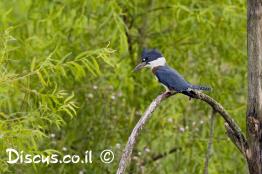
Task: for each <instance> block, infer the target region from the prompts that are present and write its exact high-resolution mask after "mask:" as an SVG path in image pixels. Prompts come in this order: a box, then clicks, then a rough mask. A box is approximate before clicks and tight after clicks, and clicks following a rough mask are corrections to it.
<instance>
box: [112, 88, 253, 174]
mask: <svg viewBox="0 0 262 174" xmlns="http://www.w3.org/2000/svg"><path fill="white" fill-rule="evenodd" d="M175 94H177V93H164V94H161V95H159V96H158V97H157V98H156V99H155V100H153V102H152V103H151V104H150V105H149V107H148V108H147V110H146V112H145V113H144V115H143V116H142V117H141V118H140V120H139V121H138V123H137V124H136V126H135V128H134V129H133V131H132V133H131V135H130V136H129V138H128V142H127V144H126V147H125V150H124V152H123V154H122V157H121V160H120V162H119V166H118V170H117V174H124V172H125V169H126V167H127V165H128V163H129V161H130V156H131V154H132V151H133V148H134V145H135V143H136V138H137V136H138V135H139V133H140V131H141V130H142V128H143V127H144V125H145V123H146V122H147V121H148V120H149V118H150V117H151V115H152V113H153V112H154V110H155V109H156V107H157V106H158V105H159V104H160V103H161V102H162V101H163V100H165V99H167V98H169V97H170V96H172V95H175ZM191 97H192V98H195V99H200V100H202V101H204V102H206V103H207V104H209V105H210V106H211V107H212V108H213V110H214V111H215V112H217V113H219V114H220V115H221V116H222V118H223V119H224V121H225V122H226V124H227V125H228V127H229V128H230V131H231V136H233V137H234V138H231V140H232V141H233V143H234V144H235V145H236V146H237V147H238V149H240V151H241V152H242V153H243V154H246V149H248V144H247V141H246V138H245V136H244V135H243V134H242V132H241V129H240V127H239V126H238V125H237V124H236V123H235V121H234V120H233V119H232V117H231V116H230V115H229V114H228V112H227V111H226V110H225V109H224V108H223V106H222V105H221V104H220V103H218V102H217V101H215V100H214V99H213V98H211V97H209V96H208V95H206V94H204V93H201V92H198V91H193V92H192V96H191Z"/></svg>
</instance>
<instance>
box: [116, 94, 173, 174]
mask: <svg viewBox="0 0 262 174" xmlns="http://www.w3.org/2000/svg"><path fill="white" fill-rule="evenodd" d="M174 94H176V93H164V94H161V95H159V96H158V97H157V98H156V99H155V100H153V102H152V103H151V104H150V105H149V107H148V108H147V110H146V112H145V113H144V115H143V116H142V117H141V118H140V120H139V121H138V123H137V124H136V126H135V128H134V129H133V131H132V133H131V135H130V136H129V138H128V142H127V144H126V147H125V150H124V153H123V155H122V157H121V160H120V162H119V166H118V170H117V174H123V173H124V172H125V169H126V167H127V164H128V163H129V161H130V156H131V154H132V151H133V148H134V145H135V143H136V138H137V136H138V135H139V133H140V131H141V130H142V128H143V127H144V125H145V123H146V122H147V121H148V119H149V118H150V116H151V115H152V113H153V112H154V110H155V109H156V107H157V106H158V105H159V104H160V103H161V101H163V100H165V99H166V98H168V97H170V96H172V95H174Z"/></svg>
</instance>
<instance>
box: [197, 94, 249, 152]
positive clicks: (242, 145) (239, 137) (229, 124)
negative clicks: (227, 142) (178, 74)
mask: <svg viewBox="0 0 262 174" xmlns="http://www.w3.org/2000/svg"><path fill="white" fill-rule="evenodd" d="M193 98H195V99H200V100H202V101H204V102H206V103H207V104H209V105H210V106H211V107H212V108H213V109H214V110H215V111H216V112H217V113H219V114H220V115H221V116H222V118H223V119H224V121H225V122H226V124H225V125H226V129H227V132H228V133H229V131H230V134H228V135H229V137H230V139H231V141H232V142H233V143H234V144H235V145H236V146H237V148H238V149H239V150H240V151H241V152H242V153H243V155H245V156H246V150H247V149H248V143H247V140H246V138H245V136H244V135H243V133H242V131H241V129H240V127H239V126H238V125H237V124H236V122H235V121H234V120H233V118H232V117H231V116H230V115H229V113H228V112H227V111H226V110H225V109H224V108H223V106H222V105H221V104H220V103H218V102H217V101H215V100H214V99H213V98H211V97H210V96H208V95H206V94H204V93H201V92H198V91H194V94H193ZM229 128H230V129H229Z"/></svg>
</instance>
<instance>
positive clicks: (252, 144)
mask: <svg viewBox="0 0 262 174" xmlns="http://www.w3.org/2000/svg"><path fill="white" fill-rule="evenodd" d="M247 5H248V7H247V21H248V22H247V45H248V106H247V117H246V118H247V136H248V144H249V148H248V150H247V152H246V158H247V163H248V168H249V173H250V174H262V1H261V0H248V2H247Z"/></svg>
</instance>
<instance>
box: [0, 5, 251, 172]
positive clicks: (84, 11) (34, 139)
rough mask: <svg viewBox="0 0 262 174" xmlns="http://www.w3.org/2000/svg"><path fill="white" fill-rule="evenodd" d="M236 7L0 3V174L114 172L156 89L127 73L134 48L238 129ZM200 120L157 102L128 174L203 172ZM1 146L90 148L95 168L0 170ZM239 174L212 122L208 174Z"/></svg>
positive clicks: (242, 94) (200, 113) (201, 114)
mask: <svg viewBox="0 0 262 174" xmlns="http://www.w3.org/2000/svg"><path fill="white" fill-rule="evenodd" d="M245 9H246V4H245V1H244V0H212V1H211V0H161V1H157V0H147V1H139V0H131V1H128V0H64V1H63V0H2V1H0V14H1V15H0V32H1V33H0V34H1V35H0V64H1V66H0V108H1V110H0V170H1V173H44V174H45V173H50V174H51V173H79V172H80V171H81V172H84V173H101V174H103V173H115V171H116V169H117V166H118V161H119V159H120V157H121V152H122V149H123V148H124V146H125V143H126V141H127V138H128V136H129V134H130V132H131V131H132V128H133V127H134V125H135V123H136V122H137V120H138V119H139V118H140V117H141V113H143V111H144V110H145V109H146V107H147V106H148V105H149V104H150V102H151V101H152V100H153V99H154V98H155V97H156V96H157V95H158V94H160V93H161V92H163V91H164V88H163V87H162V86H160V85H159V84H158V83H157V82H156V80H155V78H153V76H152V74H151V72H150V70H143V71H141V72H139V73H133V72H132V69H133V68H134V66H135V65H136V64H137V63H138V62H139V60H140V53H141V50H142V48H143V47H147V48H158V49H159V50H161V52H162V53H163V54H164V56H165V57H166V59H167V61H168V63H169V65H170V66H172V67H174V68H175V69H177V70H178V71H179V72H180V73H181V74H183V76H184V77H185V78H186V79H187V80H188V81H190V82H192V83H194V84H202V85H208V86H212V88H213V91H212V92H211V93H209V94H210V95H211V96H212V97H213V98H215V99H216V100H218V101H219V102H221V104H223V105H224V106H225V108H226V109H227V110H228V111H229V113H230V114H231V115H232V116H233V117H234V119H235V120H236V121H237V122H238V123H239V124H240V125H241V128H242V129H243V130H245V110H246V91H247V85H246V74H247V68H246V64H247V61H246V15H245V13H246V10H245ZM210 114H211V109H210V107H208V106H207V105H206V104H204V103H202V102H201V101H195V100H191V101H189V100H188V98H187V97H185V96H182V95H177V96H175V97H172V98H170V99H168V100H167V101H164V102H163V103H162V104H161V106H160V107H159V108H158V109H157V111H156V112H155V113H154V114H153V117H152V119H151V120H150V121H149V123H148V124H147V125H146V127H145V128H144V129H143V131H142V134H141V136H140V137H139V141H138V143H137V145H136V147H135V149H134V153H133V160H132V164H131V165H130V166H131V167H129V168H128V170H129V171H130V173H143V174H165V173H166V174H170V173H176V174H188V173H203V169H204V160H205V154H206V149H207V142H208V137H209V124H210V123H209V117H210ZM202 123H203V124H202ZM183 129H185V131H182V130H183ZM174 147H176V148H179V150H178V151H176V152H175V153H172V154H170V155H168V156H166V157H164V158H161V159H160V160H158V161H155V162H151V163H147V164H146V165H144V166H143V165H142V163H143V162H144V161H150V159H151V158H152V157H153V156H155V155H157V154H160V153H164V152H168V151H169V150H170V149H172V148H174ZM6 148H15V149H17V150H20V151H24V153H30V154H45V155H48V154H49V153H54V151H57V153H58V152H59V153H61V154H79V155H83V153H84V152H85V151H86V150H90V149H91V150H92V151H93V163H92V164H88V165H83V164H51V165H44V164H35V165H32V164H15V165H8V164H7V163H6V160H7V154H6V152H5V149H6ZM104 149H112V150H113V151H114V153H115V160H114V162H113V163H111V164H107V165H106V164H103V163H102V162H100V160H99V153H100V152H101V151H102V150H104ZM246 170H247V169H246V164H245V160H244V158H243V157H242V156H241V154H240V153H239V152H238V150H237V149H236V147H234V145H233V144H232V143H231V142H230V140H229V139H228V138H227V136H226V134H225V129H224V125H223V120H222V119H221V118H219V117H217V118H216V122H215V133H214V144H213V148H212V155H211V159H210V165H209V172H210V173H212V174H216V173H219V174H222V173H225V174H228V173H230V174H234V173H236V174H239V173H246ZM81 172H80V173H81Z"/></svg>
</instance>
